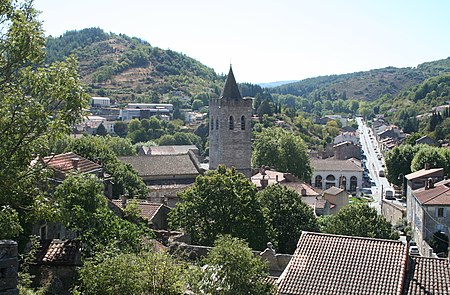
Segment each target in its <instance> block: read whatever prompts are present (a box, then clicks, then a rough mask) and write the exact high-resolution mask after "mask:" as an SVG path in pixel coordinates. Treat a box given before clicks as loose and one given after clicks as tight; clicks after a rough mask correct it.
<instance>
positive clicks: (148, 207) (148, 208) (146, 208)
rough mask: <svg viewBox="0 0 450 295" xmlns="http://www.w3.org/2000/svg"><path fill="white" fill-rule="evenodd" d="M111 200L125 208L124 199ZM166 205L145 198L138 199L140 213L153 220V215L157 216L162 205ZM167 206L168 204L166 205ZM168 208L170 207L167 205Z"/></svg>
mask: <svg viewBox="0 0 450 295" xmlns="http://www.w3.org/2000/svg"><path fill="white" fill-rule="evenodd" d="M111 202H112V203H113V204H114V205H115V206H117V207H118V208H120V209H124V208H123V205H122V204H123V203H122V200H117V199H115V200H111ZM163 206H165V205H163V204H156V203H150V202H147V201H144V200H138V202H137V207H138V210H139V215H140V216H141V217H142V218H144V219H147V220H149V221H151V220H152V219H153V217H155V215H156V213H158V211H159V209H160V208H161V207H163ZM166 207H167V206H166ZM167 208H168V207H167Z"/></svg>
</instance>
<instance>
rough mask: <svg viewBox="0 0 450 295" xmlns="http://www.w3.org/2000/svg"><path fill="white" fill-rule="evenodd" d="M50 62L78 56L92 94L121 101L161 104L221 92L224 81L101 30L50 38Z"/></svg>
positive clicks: (190, 62)
mask: <svg viewBox="0 0 450 295" xmlns="http://www.w3.org/2000/svg"><path fill="white" fill-rule="evenodd" d="M46 52H47V62H53V61H56V60H61V59H63V58H64V57H66V56H68V55H70V54H74V55H76V56H77V58H78V61H79V63H80V75H81V77H82V79H83V81H84V82H85V83H86V84H87V85H88V86H89V89H88V91H89V92H90V94H91V95H105V96H106V95H107V96H110V97H111V98H114V99H116V100H117V101H124V100H127V101H140V102H158V101H164V100H165V99H166V98H168V97H169V95H170V96H171V97H173V96H180V97H183V96H185V95H186V96H189V97H195V96H196V95H199V96H200V97H205V98H206V100H207V98H208V97H209V96H217V95H219V94H220V90H221V85H222V83H223V77H220V76H218V75H217V74H216V73H215V72H214V70H213V69H211V68H208V67H206V66H204V65H203V64H201V63H200V62H198V61H197V60H194V59H192V58H190V57H188V56H186V55H184V54H182V53H178V52H175V51H172V50H163V49H160V48H158V47H153V46H151V45H150V44H149V43H148V42H146V41H144V40H141V39H139V38H135V37H128V36H126V35H122V34H119V35H117V34H113V33H106V32H104V31H103V30H101V29H99V28H89V29H84V30H81V31H69V32H66V33H65V34H64V35H62V36H60V37H51V36H50V37H48V41H47V44H46Z"/></svg>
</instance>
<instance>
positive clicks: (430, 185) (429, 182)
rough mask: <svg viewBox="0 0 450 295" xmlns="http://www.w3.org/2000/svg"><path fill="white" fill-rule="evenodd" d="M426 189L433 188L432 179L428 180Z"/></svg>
mask: <svg viewBox="0 0 450 295" xmlns="http://www.w3.org/2000/svg"><path fill="white" fill-rule="evenodd" d="M428 188H434V181H433V178H431V177H430V178H428Z"/></svg>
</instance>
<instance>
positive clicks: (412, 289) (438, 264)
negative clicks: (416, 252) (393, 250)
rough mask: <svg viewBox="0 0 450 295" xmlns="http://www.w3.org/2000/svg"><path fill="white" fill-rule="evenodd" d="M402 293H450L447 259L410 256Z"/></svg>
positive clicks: (417, 294)
mask: <svg viewBox="0 0 450 295" xmlns="http://www.w3.org/2000/svg"><path fill="white" fill-rule="evenodd" d="M408 268H409V271H408V274H407V276H406V282H405V292H404V293H403V294H404V295H431V294H450V264H449V263H448V261H447V259H439V258H427V257H417V256H411V257H410V260H409V265H408Z"/></svg>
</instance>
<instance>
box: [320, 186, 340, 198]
mask: <svg viewBox="0 0 450 295" xmlns="http://www.w3.org/2000/svg"><path fill="white" fill-rule="evenodd" d="M343 191H344V189H343V188H339V187H335V186H332V187H330V188H328V189H326V190H324V191H323V193H324V194H329V195H333V196H336V195H339V194H340V193H342V192H343Z"/></svg>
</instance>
